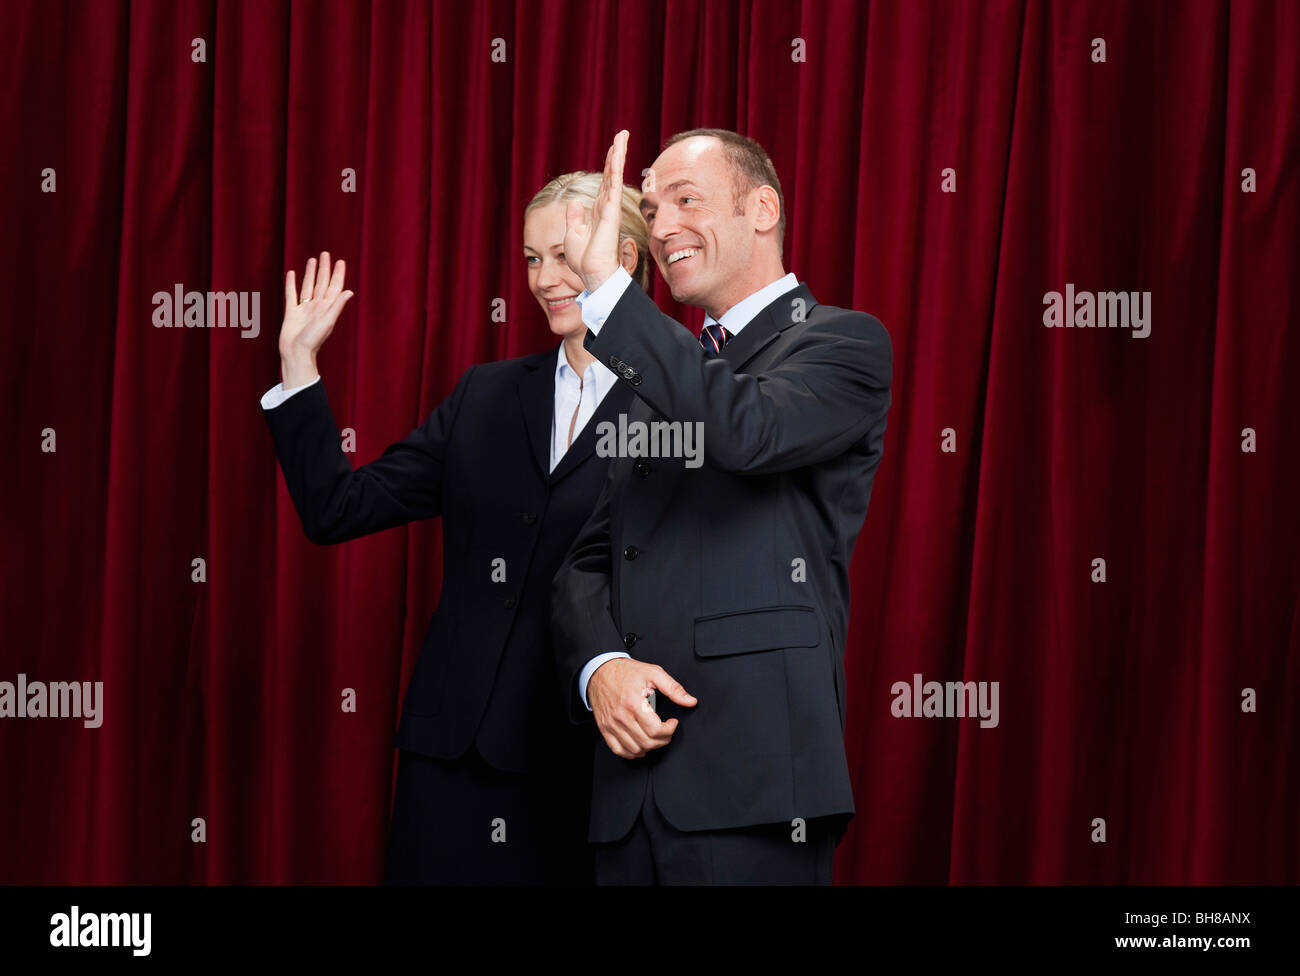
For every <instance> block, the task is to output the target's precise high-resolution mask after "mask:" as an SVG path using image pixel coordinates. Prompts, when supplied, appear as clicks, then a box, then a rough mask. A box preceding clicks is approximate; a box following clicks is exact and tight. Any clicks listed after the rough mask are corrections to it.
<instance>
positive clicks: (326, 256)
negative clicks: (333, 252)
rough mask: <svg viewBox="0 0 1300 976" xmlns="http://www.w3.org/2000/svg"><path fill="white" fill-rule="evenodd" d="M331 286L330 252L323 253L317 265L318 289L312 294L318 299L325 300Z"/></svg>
mask: <svg viewBox="0 0 1300 976" xmlns="http://www.w3.org/2000/svg"><path fill="white" fill-rule="evenodd" d="M329 286H330V252H329V251H321V252H320V261H318V262H317V263H316V287H315V289H314V290H313V291H312V294H313V295H315V296H316V297H317V298H324V297H326V296H325V292H326V291H328V290H329Z"/></svg>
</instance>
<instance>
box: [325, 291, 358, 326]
mask: <svg viewBox="0 0 1300 976" xmlns="http://www.w3.org/2000/svg"><path fill="white" fill-rule="evenodd" d="M351 297H352V292H350V291H345V292H343V293H341V294H339V295H336V296H335V297H334V300H333V301H331V302H330V303H329V304H328V305H327V306H325V315H326V316H327V318H328V320H329V321H330V322H333V321H334V320H335V319H337V318H338V317H339V316H340V315H342V314H343V306H344V305H346V304H347V303H348V299H349V298H351Z"/></svg>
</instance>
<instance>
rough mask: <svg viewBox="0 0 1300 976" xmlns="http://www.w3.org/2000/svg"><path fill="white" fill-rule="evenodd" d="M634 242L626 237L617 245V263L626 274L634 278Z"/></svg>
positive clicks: (635, 253)
mask: <svg viewBox="0 0 1300 976" xmlns="http://www.w3.org/2000/svg"><path fill="white" fill-rule="evenodd" d="M636 260H637V251H636V242H635V241H634V240H632V238H630V237H628V238H626V239H625V240H623V241H621V242H619V245H618V263H619V264H621V265H623V267H624V268H625V269H626V270H627V273H628V274H630V275H632V276H633V277H636Z"/></svg>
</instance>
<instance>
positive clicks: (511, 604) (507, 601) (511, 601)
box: [505, 596, 515, 610]
mask: <svg viewBox="0 0 1300 976" xmlns="http://www.w3.org/2000/svg"><path fill="white" fill-rule="evenodd" d="M505 605H506V609H507V610H513V609H514V606H515V598H514V597H512V596H508V597H506V599H505Z"/></svg>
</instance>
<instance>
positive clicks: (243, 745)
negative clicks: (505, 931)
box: [0, 0, 1300, 883]
mask: <svg viewBox="0 0 1300 976" xmlns="http://www.w3.org/2000/svg"><path fill="white" fill-rule="evenodd" d="M1298 39H1300V6H1298V5H1296V4H1294V3H1289V2H1282V0H1278V2H1245V0H1241V2H1238V0H1234V2H1230V3H1229V2H1222V0H1220V2H1210V0H1195V2H1185V3H1157V2H1153V3H1139V2H1130V3H1118V2H1097V3H1086V4H1083V3H1074V2H1058V3H1048V2H989V3H968V2H942V3H902V2H874V3H870V4H866V3H862V2H812V0H804V2H803V3H791V2H787V0H728V2H708V3H705V2H691V0H653V2H645V3H616V2H555V0H545V2H527V3H522V2H520V3H511V2H503V0H497V2H486V3H474V4H465V3H463V2H461V0H454V2H442V0H437V2H433V3H427V2H421V3H417V2H410V3H402V2H394V0H386V2H374V3H360V2H357V3H342V2H340V3H329V4H326V3H307V2H294V3H288V2H283V0H280V2H274V0H272V2H260V0H259V2H243V3H241V2H234V0H230V2H222V3H213V2H174V0H134V2H130V3H127V2H108V0H103V2H93V3H92V2H82V3H73V2H57V0H30V2H23V0H7V2H5V4H4V6H3V13H2V14H0V75H2V76H3V83H4V94H5V97H4V99H3V103H2V104H0V113H2V115H0V124H2V129H3V132H4V134H5V143H6V146H5V151H4V153H3V154H2V155H0V166H2V167H3V170H2V176H3V179H0V187H2V189H0V208H2V210H0V215H2V217H3V225H4V230H5V233H4V234H3V235H2V243H0V247H2V248H3V260H0V282H2V283H3V293H4V304H5V306H6V320H7V321H6V323H5V327H4V329H3V331H2V333H0V336H2V337H0V342H2V343H3V362H2V364H0V366H2V369H3V374H2V378H3V383H4V387H5V389H6V391H7V393H6V397H5V399H6V402H7V403H8V404H9V417H10V420H9V422H8V423H6V424H4V425H3V429H2V430H3V432H2V433H0V437H3V444H4V447H5V457H7V458H8V459H9V460H10V463H11V464H12V465H13V466H14V467H13V469H12V473H11V474H10V476H9V477H7V478H5V479H4V492H5V496H4V504H3V510H4V513H5V518H6V527H5V531H4V533H3V546H4V550H3V571H4V574H5V585H4V586H3V589H2V591H0V601H2V602H0V606H2V607H3V635H4V637H3V643H2V644H0V680H3V681H10V682H15V681H16V680H17V675H18V674H20V673H22V674H25V675H26V676H27V679H28V680H31V681H35V680H42V681H51V682H52V681H73V680H75V681H92V682H93V681H102V682H103V722H102V725H101V726H100V727H99V728H94V729H91V728H86V727H84V724H83V723H82V722H79V721H75V720H71V719H57V720H56V719H34V718H28V719H19V718H5V719H0V782H3V784H4V786H3V793H4V799H3V802H2V803H0V836H3V837H4V838H6V842H5V843H4V844H3V845H0V881H5V882H33V881H37V882H50V881H73V882H164V881H165V882H236V881H257V882H261V881H312V882H315V881H339V882H372V881H377V880H378V879H379V878H380V877H381V865H382V855H383V848H384V834H385V830H386V823H387V815H388V806H389V795H390V788H391V777H392V767H393V758H394V753H393V751H392V748H391V741H392V734H393V730H394V727H395V722H396V717H397V709H398V706H399V702H400V691H401V689H402V687H403V684H404V681H405V679H406V678H407V676H408V675H409V673H410V669H411V666H412V665H413V663H414V655H415V653H416V651H417V649H418V646H419V643H420V639H421V637H422V636H423V631H424V628H425V625H426V623H427V621H428V617H429V614H430V613H431V611H432V609H433V606H434V604H435V602H436V599H437V594H438V588H439V584H440V572H441V570H440V561H441V550H440V541H439V540H440V530H439V527H438V525H437V524H436V522H435V523H423V524H418V525H414V526H411V527H409V528H408V529H405V530H402V529H399V530H395V531H390V532H386V533H383V534H380V535H378V536H374V537H371V538H368V539H364V540H360V541H357V542H353V543H350V544H348V545H345V546H340V547H335V548H328V549H322V548H317V547H314V546H312V545H311V544H310V543H308V542H307V541H306V539H305V538H304V537H303V535H302V532H301V530H300V527H299V523H298V519H297V517H296V515H295V513H294V511H293V507H292V504H291V502H290V500H289V498H288V496H287V494H286V492H285V490H284V487H283V481H282V479H281V478H280V476H279V474H278V471H277V467H276V462H275V458H274V455H273V452H272V447H271V441H270V437H269V435H268V433H267V431H266V429H265V425H264V423H263V420H262V418H261V416H260V408H259V406H258V398H259V397H260V395H261V394H262V393H263V392H264V391H265V390H266V389H267V388H268V387H270V386H271V385H272V384H274V383H275V382H276V381H277V380H278V378H279V376H278V358H277V353H276V335H277V332H278V329H279V321H280V314H281V310H282V277H283V274H284V272H285V270H286V269H287V268H290V267H296V268H298V269H301V268H302V266H303V264H304V262H305V260H306V258H307V257H308V256H309V255H311V254H314V253H316V252H319V251H320V250H322V249H328V250H329V251H330V252H331V254H332V255H334V256H335V257H341V258H344V259H345V260H346V261H347V263H348V280H349V287H351V288H353V289H354V290H355V291H356V297H355V298H354V299H353V301H352V302H351V304H350V305H349V307H348V309H347V311H346V312H345V313H344V315H343V317H342V319H341V321H340V323H339V326H338V328H337V329H336V331H335V333H334V335H333V337H332V338H331V339H330V340H329V342H328V343H327V344H326V347H325V350H324V352H323V354H322V357H321V369H322V373H323V376H324V379H325V382H326V383H327V384H328V388H329V391H330V397H331V401H332V403H333V405H334V409H335V411H336V413H337V414H338V417H339V422H340V424H341V425H343V426H346V427H351V428H353V429H355V431H356V453H355V455H354V463H356V464H362V463H364V462H366V461H368V460H371V459H373V458H374V457H376V456H378V454H379V453H380V452H381V451H382V450H383V448H384V447H385V446H386V445H387V444H389V443H391V442H392V441H394V440H397V439H399V438H401V437H403V436H405V435H406V434H407V433H408V432H409V431H410V429H411V428H412V427H414V426H415V425H417V424H418V423H419V422H421V421H422V420H423V419H424V417H425V416H427V414H428V412H429V411H430V410H431V409H432V408H433V407H434V406H435V405H436V404H437V403H438V402H439V401H440V400H441V399H442V398H443V397H445V396H446V395H447V394H448V393H449V392H450V390H451V388H452V385H453V383H454V381H455V380H456V378H457V377H458V376H459V375H460V373H461V372H462V371H463V370H464V369H465V368H466V367H467V366H469V365H471V364H473V363H475V362H481V361H485V360H489V359H494V358H499V357H503V356H513V355H521V354H523V353H526V352H531V351H534V350H537V349H540V348H544V347H546V346H547V345H549V344H550V343H551V341H552V340H551V338H550V336H549V333H548V332H547V331H546V329H545V326H544V324H543V321H542V316H541V313H540V310H539V309H537V307H536V305H535V302H534V300H533V298H532V297H531V295H530V294H529V293H528V291H527V289H526V282H525V267H524V263H523V260H522V255H521V248H522V244H521V225H522V212H523V206H524V204H525V203H526V202H527V200H528V199H529V197H530V196H531V194H532V193H533V192H534V191H535V190H536V189H537V188H538V187H539V186H540V185H541V184H542V183H543V182H544V181H545V180H546V179H548V178H550V177H552V176H554V175H556V174H558V173H560V172H563V171H566V170H571V169H576V168H598V167H599V166H600V164H601V161H602V159H603V157H604V149H605V147H606V146H607V144H608V142H609V139H610V138H611V136H612V135H613V133H614V131H615V130H616V129H617V128H619V127H627V128H628V129H630V130H631V133H632V142H631V147H630V154H629V178H634V175H635V173H636V172H638V171H639V170H640V169H641V168H642V167H645V166H648V165H649V164H650V162H651V161H652V160H653V158H654V156H655V155H656V150H657V147H658V145H659V144H660V143H661V141H662V140H663V139H664V138H666V137H667V136H669V135H671V134H672V133H673V132H676V131H679V130H682V129H686V128H690V127H693V126H697V125H713V126H723V127H729V128H736V129H739V130H741V131H743V132H746V133H748V134H750V135H753V136H754V137H756V138H757V139H758V140H759V141H760V142H762V143H763V145H764V146H765V147H766V148H767V149H768V151H769V152H770V154H771V155H772V158H773V160H774V161H775V163H776V167H777V170H778V172H779V173H780V175H781V178H782V181H783V186H784V191H785V200H786V206H787V209H788V214H789V228H788V235H787V240H786V251H785V253H786V263H787V267H788V268H790V269H791V270H793V271H794V272H795V273H796V274H797V275H798V276H799V277H800V279H802V280H806V281H807V282H808V283H809V284H810V286H811V287H812V289H813V292H814V294H815V295H816V296H817V297H818V299H819V300H820V301H823V302H828V303H832V304H835V305H842V306H850V307H853V308H858V309H862V310H864V311H869V312H872V313H873V314H875V315H877V316H878V317H879V318H880V319H881V320H882V321H883V322H884V323H885V325H886V327H887V328H888V329H889V331H890V334H891V336H892V337H893V341H894V349H895V373H894V394H893V395H894V401H893V408H892V410H891V415H890V423H889V432H888V435H887V438H886V447H885V458H884V462H883V464H882V466H881V468H880V471H879V474H878V475H877V477H876V481H875V489H874V493H873V497H872V502H871V509H870V512H869V514H868V516H867V521H866V527H865V529H864V531H863V533H862V535H861V537H860V539H859V542H858V548H857V552H856V556H855V560H854V564H853V610H852V623H851V628H850V633H849V645H848V648H847V652H846V653H847V667H848V676H849V684H850V687H849V689H848V692H849V716H848V733H847V738H848V748H849V756H850V763H851V766H852V770H853V775H854V781H855V787H856V796H857V807H858V814H857V817H856V819H855V820H854V821H853V824H852V827H851V829H850V831H849V834H848V835H847V837H846V838H845V840H844V842H843V844H842V845H841V847H840V849H839V854H838V861H837V879H838V880H840V881H844V882H927V883H942V882H946V881H951V882H1019V881H1031V882H1240V881H1258V882H1292V883H1293V882H1295V881H1296V880H1297V877H1298V875H1300V847H1298V845H1297V823H1300V789H1298V786H1297V772H1296V764H1295V761H1294V758H1293V756H1294V751H1295V749H1296V747H1297V745H1298V744H1300V743H1298V742H1297V740H1298V739H1300V727H1298V725H1297V721H1298V719H1297V716H1298V712H1297V700H1298V693H1300V601H1298V599H1297V589H1298V585H1300V577H1298V565H1297V563H1298V560H1297V552H1298V551H1300V546H1298V543H1300V515H1298V514H1297V507H1296V500H1297V498H1300V461H1297V446H1300V429H1298V426H1300V424H1298V416H1300V409H1298V408H1300V397H1298V396H1297V394H1296V392H1295V389H1294V385H1295V380H1296V378H1297V376H1298V375H1300V333H1298V332H1297V329H1296V325H1297V321H1298V316H1297V313H1298V312H1300V302H1298V301H1297V290H1296V289H1297V286H1296V276H1297V271H1300V267H1298V261H1297V254H1298V253H1300V249H1298V247H1297V228H1300V67H1298V66H1297V64H1298V61H1300V58H1298V55H1300V50H1298V48H1300V44H1298V43H1297V40H1298ZM196 41H201V42H202V48H203V52H202V53H203V54H204V57H205V60H202V61H196V60H195V57H196V56H197V55H196V52H197V51H198V49H199V45H197V44H196ZM1098 41H1101V42H1102V43H1103V45H1104V50H1103V49H1102V48H1101V47H1099V45H1098ZM494 55H495V56H494ZM1099 55H1101V56H1103V57H1104V60H1102V59H1101V57H1099ZM345 170H353V171H355V192H345V188H344V183H345V180H346V179H347V176H346V174H345V172H344V171H345ZM1247 170H1248V171H1250V172H1249V173H1245V172H1244V171H1247ZM51 175H52V182H51ZM51 188H52V189H53V192H50V190H51ZM178 284H179V285H181V286H182V287H183V289H184V290H186V291H189V290H194V291H200V292H206V291H227V290H233V291H239V292H245V293H250V294H251V293H254V292H256V293H258V295H259V299H260V331H259V334H257V335H256V336H255V337H253V336H252V335H251V330H248V331H249V334H248V335H245V334H241V331H239V330H235V329H224V330H222V329H186V328H172V329H167V328H157V327H155V326H154V324H153V316H154V313H155V305H154V304H153V302H152V296H153V295H154V294H155V293H157V292H160V291H161V292H169V293H170V292H172V291H173V290H174V288H175V287H176V286H177V285H178ZM1067 285H1071V286H1073V288H1074V289H1076V290H1078V291H1085V290H1087V291H1092V292H1100V291H1120V290H1123V291H1131V292H1138V293H1141V292H1149V293H1150V295H1151V312H1152V314H1151V322H1150V334H1149V335H1148V336H1147V337H1145V338H1136V337H1135V335H1134V334H1133V330H1123V329H1082V328H1080V329H1065V328H1045V327H1044V324H1043V313H1044V304H1043V303H1044V296H1045V295H1046V294H1047V293H1049V292H1052V291H1060V292H1064V291H1065V290H1066V287H1067ZM655 297H656V298H657V300H658V301H659V302H660V304H661V306H662V307H664V308H665V309H666V310H668V311H669V312H672V313H675V314H677V315H678V317H679V318H680V317H682V316H683V315H684V316H685V321H686V322H687V323H688V324H690V325H698V324H699V322H700V315H701V313H700V312H699V311H698V310H684V309H681V308H679V307H677V306H674V305H673V304H672V302H671V300H670V298H669V297H668V296H667V294H666V292H665V290H664V289H663V287H662V285H661V284H659V283H657V284H656V287H655ZM497 299H504V301H505V310H506V315H505V321H504V322H498V321H494V317H493V311H494V307H497V308H499V307H500V306H499V303H498V304H497V305H495V306H494V302H495V301H496V300H497ZM1246 428H1249V429H1250V431H1253V444H1252V443H1251V441H1252V435H1250V434H1243V430H1245V429H1246ZM49 431H52V432H53V437H54V438H55V442H54V443H55V446H56V448H57V449H56V450H54V451H50V450H48V447H49V446H50V444H49V442H50V434H49V433H48V432H49ZM1243 446H1245V447H1252V446H1253V450H1246V449H1243ZM945 448H947V449H945ZM485 449H486V448H485ZM196 559H202V560H203V561H204V563H203V568H204V570H205V574H206V575H205V578H204V579H203V581H196V580H195V575H196V570H195V568H194V567H195V564H194V560H196ZM1098 559H1101V560H1104V561H1105V563H1104V571H1105V581H1104V582H1100V581H1097V579H1098V569H1097V567H1098V566H1099V565H1100V564H1097V563H1095V562H1094V560H1098ZM915 674H919V675H921V676H922V680H924V681H930V680H935V681H940V682H943V681H958V680H963V681H976V682H989V683H991V682H995V681H996V682H998V683H999V713H1000V714H999V722H998V724H997V725H996V727H991V728H986V727H981V724H980V722H979V720H978V719H971V718H964V719H963V718H928V719H927V718H900V717H896V716H895V715H894V714H893V710H894V701H895V695H894V692H893V691H892V689H893V686H894V684H895V682H899V681H903V682H907V683H909V684H910V683H911V682H912V680H913V675H915ZM345 688H351V689H354V690H355V692H356V700H357V710H356V711H355V712H345V711H344V710H343V709H342V708H341V700H342V699H341V696H342V694H343V689H345ZM1248 689H1249V690H1248ZM1252 695H1253V699H1252V697H1251V696H1252ZM1252 701H1253V707H1252ZM196 818H202V820H203V824H204V829H205V831H206V836H205V839H204V840H203V842H201V843H198V842H195V840H194V839H193V834H194V831H195V829H196V828H195V826H194V821H195V819H196ZM1099 820H1100V821H1104V829H1105V839H1104V842H1101V841H1100V839H1099V834H1098V825H1097V823H1096V822H1097V821H1099Z"/></svg>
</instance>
